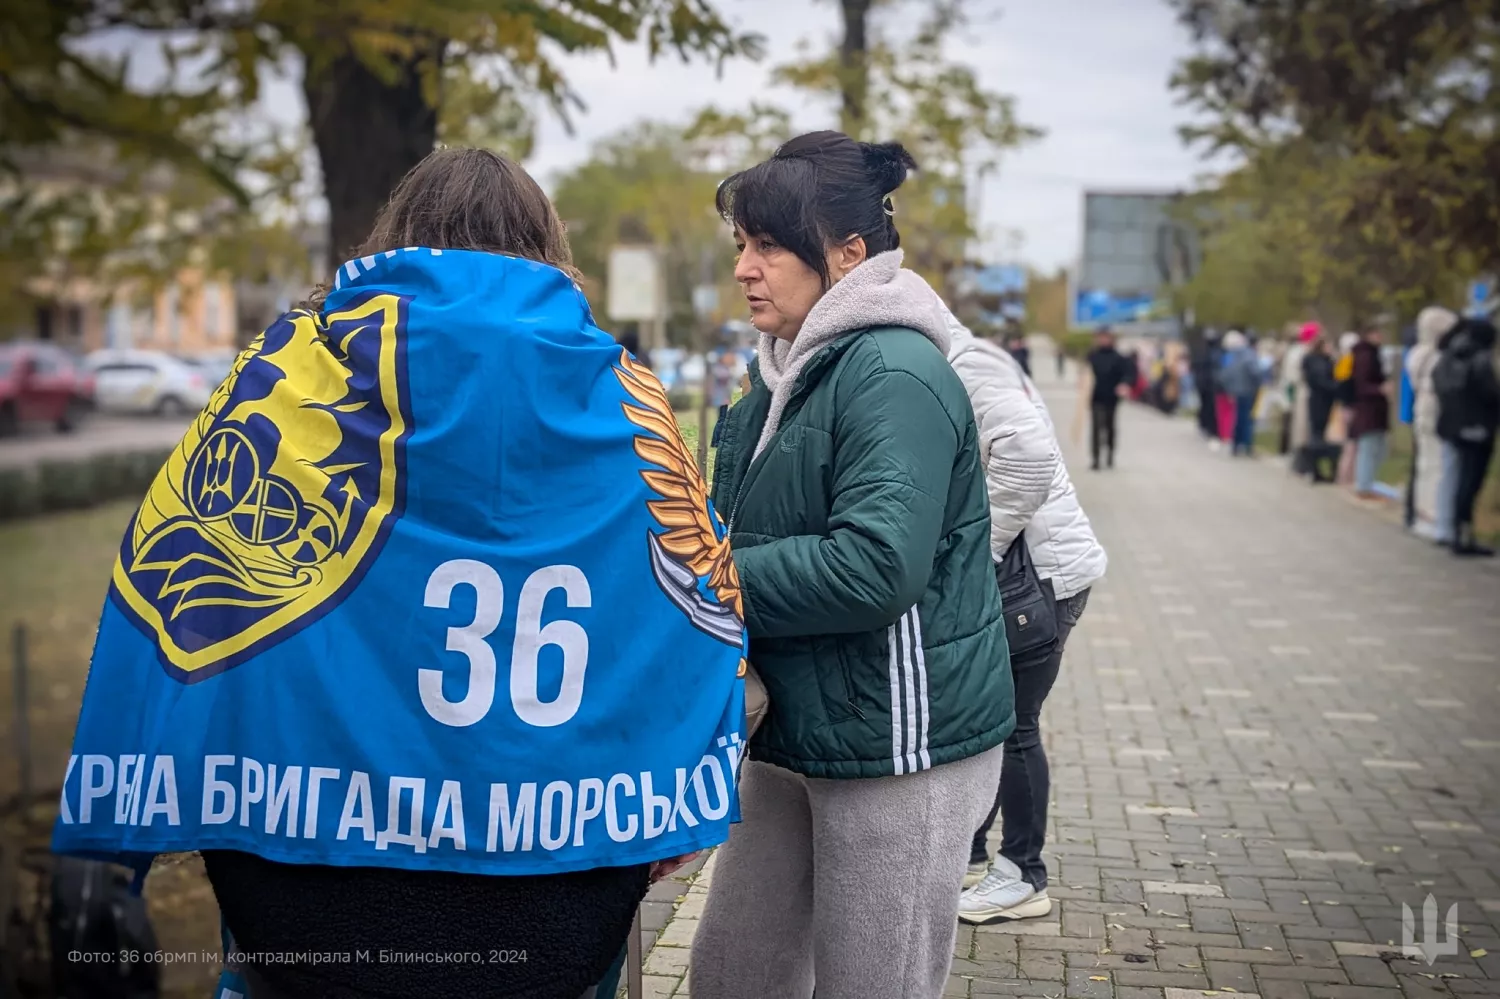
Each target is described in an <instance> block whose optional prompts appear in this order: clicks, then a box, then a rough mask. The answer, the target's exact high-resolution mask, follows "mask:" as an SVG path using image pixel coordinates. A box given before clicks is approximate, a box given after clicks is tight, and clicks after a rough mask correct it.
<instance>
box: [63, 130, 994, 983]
mask: <svg viewBox="0 0 1500 999" xmlns="http://www.w3.org/2000/svg"><path fill="white" fill-rule="evenodd" d="M335 274H336V275H337V279H336V280H335V281H334V282H333V285H332V287H331V288H330V287H323V288H320V289H318V290H317V291H316V292H315V293H314V294H313V296H312V297H311V298H310V299H309V300H308V301H307V302H305V303H303V304H302V305H300V306H298V307H297V308H295V309H293V310H291V311H289V312H288V313H286V314H284V315H282V316H281V317H279V318H278V319H277V320H276V321H275V322H273V323H272V324H271V325H270V326H269V327H268V328H267V329H266V330H265V332H264V333H263V334H262V335H261V336H260V337H258V338H257V339H256V340H255V342H254V343H253V344H252V345H251V346H250V348H248V349H247V350H246V351H245V352H244V353H243V354H241V355H240V357H239V359H238V360H237V361H236V364H235V368H234V371H233V372H232V373H231V375H230V376H229V377H228V378H227V379H226V381H225V382H224V384H223V385H222V386H221V387H220V388H219V389H218V391H217V392H216V393H215V395H214V398H213V399H212V400H211V401H210V402H209V404H208V406H207V407H206V408H205V410H204V412H203V413H201V414H200V415H199V418H198V419H197V420H196V421H195V422H194V424H193V425H192V427H191V428H190V429H189V430H188V431H187V436H185V437H184V438H183V441H182V443H181V444H180V446H179V447H178V448H177V449H176V450H174V452H173V453H172V455H171V456H169V457H168V458H167V460H166V463H165V464H164V466H163V468H162V470H161V472H160V473H159V474H158V476H157V478H156V480H155V483H154V485H153V486H152V489H151V492H150V494H149V495H148V496H147V498H146V499H145V501H144V502H143V504H142V505H141V507H140V509H139V510H138V511H137V513H136V516H135V518H134V519H133V520H132V522H131V526H130V528H129V530H128V531H127V533H126V536H125V539H124V542H123V544H122V547H121V552H120V559H119V562H118V564H117V567H116V569H115V572H114V576H113V584H112V587H111V595H110V597H111V598H110V600H109V601H107V602H106V604H105V607H104V610H103V612H102V617H101V620H100V624H99V628H98V634H97V638H96V645H95V655H94V660H93V662H92V664H91V668H90V671H89V676H88V687H87V690H86V692H85V695H84V699H83V705H82V708H81V711H80V714H79V719H78V730H77V734H76V736H75V749H74V752H75V753H76V754H79V755H78V756H77V757H75V758H81V759H82V760H84V761H85V763H84V765H83V766H81V767H78V768H76V770H75V768H72V767H70V768H69V770H68V774H67V775H66V776H65V779H64V783H63V806H62V808H61V814H60V816H59V821H58V824H57V826H56V827H55V830H54V836H53V848H54V851H55V852H57V853H62V854H73V855H82V856H86V857H93V858H101V857H107V858H109V859H110V860H113V861H114V862H116V863H121V864H125V865H128V866H133V867H136V869H137V871H138V873H139V874H140V875H142V876H144V874H145V872H146V869H147V868H149V867H150V864H151V859H152V857H153V855H155V854H159V853H176V852H188V851H194V852H198V853H200V854H201V856H202V858H203V862H204V866H205V867H206V869H207V874H208V879H209V882H210V883H211V884H212V887H213V892H214V896H215V899H216V901H217V902H218V905H219V910H220V912H221V913H222V916H223V928H224V930H225V937H226V946H225V950H226V951H228V952H231V953H245V954H265V955H282V956H283V958H284V959H275V960H270V961H255V960H253V959H251V960H248V961H245V962H239V961H236V960H231V961H230V962H229V963H228V964H227V965H226V967H225V968H224V970H223V975H222V977H221V979H220V987H219V988H216V989H215V992H214V994H215V995H231V994H232V995H244V996H248V997H250V999H285V997H299V999H303V997H314V996H316V997H339V999H373V997H389V996H500V995H504V996H551V997H558V999H573V997H592V996H595V995H596V994H600V995H604V994H607V995H613V991H612V990H607V991H606V992H605V993H599V992H598V989H599V986H600V983H601V982H604V981H606V980H607V978H608V977H609V975H610V974H611V967H612V966H615V965H618V963H619V961H620V960H621V957H622V955H623V953H624V951H625V948H626V944H627V939H628V937H629V933H630V928H631V924H632V920H633V918H634V915H635V913H636V911H637V907H638V906H639V903H640V902H641V900H642V898H643V897H644V896H645V894H646V892H647V890H648V887H649V885H650V883H651V881H652V880H653V879H655V878H658V877H661V876H663V875H664V874H665V873H668V872H670V871H671V870H673V869H675V868H676V867H677V866H679V865H680V864H681V863H683V862H684V861H686V860H687V859H689V858H690V857H691V856H692V855H694V854H695V853H697V852H699V851H701V850H703V849H706V848H708V847H712V846H715V845H717V844H719V843H721V842H723V841H724V840H725V839H726V838H727V837H728V834H729V827H730V824H731V820H732V818H733V816H734V815H735V811H736V802H735V800H734V780H733V777H734V769H735V766H736V765H737V763H738V754H737V753H736V752H734V751H732V750H729V749H727V748H726V747H729V746H732V745H733V744H734V743H735V741H736V740H738V739H739V738H740V736H741V733H742V732H743V726H744V691H743V687H744V684H743V681H742V680H741V679H740V668H741V665H742V661H743V650H744V645H745V633H744V626H743V624H742V618H741V613H740V609H739V591H738V585H737V582H736V579H735V576H734V566H733V563H732V562H731V561H730V555H729V549H728V546H727V544H725V543H724V542H723V541H722V540H721V538H720V536H719V534H720V532H719V530H718V529H717V526H716V518H715V515H714V511H713V510H712V508H711V507H710V505H709V503H708V501H707V497H706V486H705V484H704V483H703V482H702V480H701V479H699V478H698V473H697V469H696V466H695V464H694V462H693V460H692V458H691V456H690V454H689V452H688V449H687V446H686V444H685V443H683V441H682V438H681V435H680V434H679V433H677V430H676V424H675V422H674V421H673V419H672V412H671V407H670V406H669V405H668V402H667V398H666V393H665V391H664V390H663V388H662V386H661V383H660V382H659V381H657V379H656V378H655V376H653V375H652V374H651V373H650V372H649V371H648V370H647V369H646V368H645V367H644V366H642V365H641V364H640V363H639V362H638V361H636V360H635V359H634V358H632V357H631V356H630V355H629V354H628V353H627V352H626V351H625V350H623V349H622V348H621V346H620V345H619V344H618V343H617V342H616V340H615V338H614V337H612V336H610V335H609V334H608V333H606V332H604V331H603V330H601V329H599V328H598V327H597V326H596V325H595V324H594V322H593V319H592V316H591V315H590V312H589V307H588V303H587V301H586V300H585V298H584V296H583V293H582V291H581V290H580V289H579V287H578V284H577V281H578V280H579V275H578V272H577V271H576V270H575V269H574V268H573V265H572V258H571V252H570V250H569V247H568V243H567V237H566V235H565V232H564V229H563V225H562V222H561V221H560V220H559V219H558V217H557V214H556V212H555V211H554V210H553V208H552V205H551V204H550V203H549V202H548V200H547V197H546V195H545V194H544V193H543V192H542V189H541V188H540V187H539V186H538V185H537V184H536V182H535V181H534V180H533V179H532V178H531V177H530V176H528V175H527V174H526V173H525V171H523V170H522V169H521V168H520V167H518V166H516V165H515V164H514V163H512V162H510V161H509V160H506V159H505V158H503V157H501V156H499V155H497V154H495V153H492V152H490V151H488V150H479V149H444V150H439V151H436V152H433V153H431V154H430V155H428V156H427V157H426V158H425V159H423V160H422V161H421V162H420V163H419V164H417V166H415V167H414V168H413V169H412V171H411V172H410V173H409V174H407V176H406V177H405V178H404V179H403V180H402V181H401V183H400V184H399V185H398V186H397V188H396V190H395V192H394V193H393V194H392V196H391V198H390V201H389V202H388V203H387V205H386V206H385V207H384V208H383V209H382V210H381V212H380V214H379V216H378V217H377V219H376V221H375V225H374V229H373V231H372V232H371V234H370V236H369V237H368V239H367V241H366V243H365V244H364V246H363V247H362V248H360V249H359V250H356V251H355V254H354V256H353V257H352V258H350V259H349V260H347V261H346V262H345V263H344V264H343V265H342V266H341V267H339V268H338V270H337V271H335ZM667 508H670V512H669V511H668V509H667ZM246 510H248V511H250V513H249V514H248V515H244V511H246ZM664 538H665V539H669V541H670V543H668V542H666V541H663V540H662V539H664ZM195 565H196V566H199V568H198V569H197V570H194V569H193V568H192V567H193V566H195ZM247 566H248V569H247V568H246V567H247ZM205 567H206V568H205ZM168 582H170V584H171V585H170V586H169V585H167V583H168ZM559 590H561V591H563V592H561V593H559V592H556V591H559ZM517 600H519V604H518V603H517ZM544 603H545V604H546V605H547V606H548V608H549V610H548V611H547V613H546V614H545V617H546V619H547V622H548V623H546V624H545V626H543V624H542V619H543V616H544V615H543V604H544ZM517 608H519V610H517ZM569 608H573V609H571V610H570V609H569ZM502 617H503V618H504V619H505V621H506V622H507V623H506V624H505V625H504V629H505V630H499V629H501V627H502V626H501V620H502ZM513 620H514V623H511V622H512V621H513ZM704 620H708V621H711V622H712V624H713V627H712V628H705V627H704V626H703V623H702V622H703V621H704ZM512 645H513V646H514V656H513V657H512ZM547 646H552V647H553V648H552V649H550V650H547V651H546V652H544V653H542V654H543V655H546V656H547V665H546V666H545V667H543V676H544V677H545V676H547V675H551V676H553V677H556V676H557V675H558V672H559V670H560V673H561V676H562V680H561V686H560V688H559V686H558V685H557V681H556V680H555V679H554V680H553V681H552V686H551V690H550V692H549V691H548V690H547V687H546V686H545V685H546V682H547V681H546V680H543V681H542V683H543V687H542V689H541V691H540V692H539V690H538V686H537V684H538V679H537V675H538V674H537V669H538V654H539V653H538V649H539V648H541V649H546V647H547ZM502 652H503V655H504V657H505V662H506V663H507V664H508V665H507V667H505V668H502V669H501V670H500V671H499V672H500V676H501V678H502V679H501V683H500V690H499V692H497V691H496V684H495V677H496V673H497V670H496V658H497V656H498V655H501V654H502ZM585 671H586V672H587V685H586V686H585V683H584V675H585ZM507 675H508V677H509V680H508V683H507V681H506V680H505V679H504V678H505V677H506V676H507ZM528 676H529V679H528ZM445 678H446V680H447V681H448V682H445ZM507 687H508V691H507ZM496 697H498V701H495V698H496ZM492 701H495V703H493V704H492ZM115 758H118V760H119V761H120V762H119V769H118V774H119V782H118V787H120V788H121V789H122V797H120V799H119V800H120V801H122V802H123V801H125V798H124V797H123V789H125V788H127V787H129V786H130V783H129V782H130V781H131V779H132V778H131V777H130V776H128V772H129V771H133V772H134V778H133V779H134V781H135V784H134V788H135V792H138V796H137V797H136V798H135V802H136V808H137V812H135V813H132V814H131V816H130V821H128V822H127V821H126V813H125V812H123V811H121V810H118V809H115V808H108V809H106V808H91V802H92V800H93V799H97V797H98V795H97V793H95V792H97V790H98V787H99V781H100V780H101V779H106V778H107V777H113V776H114V775H115V773H116V770H115V767H114V765H113V762H112V760H113V759H115ZM174 759H175V760H176V761H177V762H176V764H175V765H174V763H173V761H174ZM194 760H196V761H199V762H198V763H197V764H196V772H194V769H193V766H194V764H193V763H192V761H194ZM127 761H128V764H129V765H127ZM147 761H152V762H151V763H150V776H149V778H147V777H146V770H147ZM260 761H264V762H260ZM137 764H138V765H137ZM684 772H686V773H693V774H696V775H703V776H702V777H700V779H703V778H704V777H706V776H707V775H708V774H710V773H712V774H715V775H717V776H716V777H714V779H712V780H709V781H708V783H709V784H711V785H712V786H713V787H714V788H715V789H716V790H717V795H709V796H708V797H706V798H705V797H704V796H701V795H700V796H697V797H696V798H694V797H693V796H690V798H692V801H691V803H690V804H689V805H688V806H686V807H687V808H688V809H689V811H690V812H691V813H692V814H691V815H690V814H689V812H682V813H681V814H678V813H676V812H674V813H673V820H674V821H673V824H672V826H671V828H666V823H665V822H663V824H662V826H661V827H660V828H657V829H655V831H654V832H653V831H649V830H650V829H651V827H652V826H653V825H654V824H655V823H654V816H653V811H652V805H651V802H650V800H649V799H650V797H651V794H650V791H649V789H650V788H652V787H653V786H654V787H656V788H658V789H661V791H660V793H665V794H666V795H668V796H670V795H671V791H670V788H671V787H672V786H673V781H674V779H675V781H676V782H677V787H678V795H677V803H678V804H679V805H682V804H683V800H684V799H683V798H682V793H681V787H682V784H681V781H682V775H683V773H684ZM611 773H613V774H614V776H613V777H611V776H610V774H611ZM304 774H305V775H306V778H307V779H306V783H305V785H304V783H303V777H304ZM143 778H145V779H143ZM606 781H607V783H608V788H609V789H613V790H609V791H608V792H607V790H606V783H605V782H606ZM637 781H639V782H640V788H641V797H640V798H636V803H631V801H632V799H633V798H635V792H634V791H631V792H629V795H628V796H626V795H616V794H615V793H614V791H615V790H618V788H617V783H619V784H621V785H622V786H624V787H630V788H634V787H635V786H636V782H637ZM492 782H494V783H492ZM304 787H305V789H306V791H305V794H304V793H303V788H304ZM507 787H509V788H510V789H511V791H510V792H509V795H507V792H506V790H505V789H506V788H507ZM539 788H541V789H543V790H541V793H540V795H538V794H537V791H538V789H539ZM699 788H700V789H701V788H702V784H701V783H700V784H699ZM179 789H180V790H181V794H182V797H181V801H180V805H179V798H178V793H179ZM575 789H576V790H575ZM237 790H238V791H239V794H238V795H236V791H237ZM497 790H498V794H499V797H497V796H496V794H497ZM200 791H201V792H202V801H203V807H202V808H201V809H200V808H199V805H198V795H199V792H200ZM91 793H93V797H92V798H91V797H90V795H91ZM80 795H81V799H80ZM237 797H238V807H236V798H237ZM606 797H608V798H609V801H610V805H609V811H610V815H611V817H610V819H609V822H607V823H606V822H605V821H604V819H603V818H602V817H600V818H598V819H596V820H594V821H593V822H589V821H588V819H587V816H588V815H591V814H592V815H594V816H600V813H601V804H602V803H603V802H604V800H605V798H606ZM465 798H467V799H468V806H469V807H468V810H467V812H466V811H465V809H464V803H465V801H464V799H465ZM538 798H539V801H538ZM69 799H71V800H72V801H73V802H75V804H74V806H73V807H72V808H71V809H70V808H69V806H68V804H67V802H68V800H69ZM575 799H576V801H577V802H578V808H577V812H576V818H575V817H574V814H573V809H572V802H573V801H574V800H575ZM663 800H666V799H663ZM424 801H425V802H426V805H425V808H426V810H425V811H424V804H423V803H424ZM320 802H321V806H320ZM486 802H488V803H489V815H490V816H491V820H490V823H489V833H488V848H486V846H485V839H484V838H483V837H482V834H483V830H484V829H485V821H484V816H485V814H486V812H485V809H486ZM642 802H643V803H644V807H643V804H642ZM221 803H222V807H221ZM617 803H618V805H619V806H621V807H619V808H618V809H617ZM143 804H144V808H142V807H141V806H142V805H143ZM299 804H300V805H301V809H300V813H299ZM341 806H342V807H341ZM497 809H498V810H499V811H498V814H499V815H501V816H505V818H504V819H502V820H501V822H500V823H499V825H497V823H496V822H495V820H494V818H493V817H494V816H495V815H496V814H497V811H496V810H497ZM236 813H237V817H238V821H235V817H236ZM75 815H76V819H75V818H74V816H75ZM466 815H467V821H468V824H467V826H466V825H465V816H466ZM512 817H514V822H512ZM137 819H139V820H140V821H139V822H138V821H137ZM501 825H503V826H504V830H503V832H502V830H501V829H500V826H501ZM965 828H967V827H965ZM559 829H560V832H557V831H555V830H559ZM518 846H519V849H518V848H517V847H518ZM502 847H503V848H502ZM955 895H956V892H955ZM493 948H502V949H503V950H502V951H501V952H502V953H504V954H508V955H514V959H513V960H504V959H502V960H500V961H496V960H495V959H494V958H493V957H491V959H490V960H489V961H487V962H479V961H477V960H476V961H446V960H438V961H436V962H434V963H428V962H423V961H417V962H401V961H394V962H387V961H384V960H382V961H371V960H355V961H347V960H346V961H342V962H340V961H333V962H328V961H319V960H317V958H319V957H320V956H321V955H323V954H327V953H339V952H343V953H345V954H347V953H349V952H351V951H366V952H368V953H374V952H377V951H378V952H382V953H384V952H396V953H408V954H428V955H431V954H439V955H441V954H455V953H463V954H491V955H493V954H495V953H496V951H495V950H493ZM309 955H310V956H309ZM606 988H607V986H606Z"/></svg>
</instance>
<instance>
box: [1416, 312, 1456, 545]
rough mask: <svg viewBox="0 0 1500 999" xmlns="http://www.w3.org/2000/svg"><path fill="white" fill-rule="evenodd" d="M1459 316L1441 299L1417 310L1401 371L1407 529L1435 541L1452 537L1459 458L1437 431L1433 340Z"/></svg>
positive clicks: (1447, 541)
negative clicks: (1408, 469)
mask: <svg viewBox="0 0 1500 999" xmlns="http://www.w3.org/2000/svg"><path fill="white" fill-rule="evenodd" d="M1457 322H1458V314H1457V313H1455V312H1452V311H1450V310H1448V309H1445V308H1443V307H1442V306H1441V305H1429V306H1428V307H1427V308H1425V309H1423V310H1422V311H1421V312H1419V313H1417V343H1416V346H1414V347H1412V349H1411V350H1410V351H1408V352H1407V355H1406V375H1407V377H1408V378H1409V379H1410V380H1411V385H1412V392H1413V400H1412V448H1413V450H1414V452H1415V454H1414V456H1413V461H1414V462H1415V468H1414V469H1413V473H1414V474H1413V481H1412V485H1411V490H1412V514H1413V519H1412V532H1413V533H1414V534H1416V535H1417V536H1418V537H1421V538H1427V539H1428V540H1429V541H1436V542H1437V543H1438V544H1440V545H1448V544H1452V543H1453V494H1454V493H1455V492H1456V490H1457V482H1458V475H1457V474H1456V470H1457V467H1458V463H1457V462H1456V461H1453V460H1451V459H1449V458H1447V457H1446V456H1445V455H1444V451H1445V450H1446V449H1447V448H1451V447H1452V445H1447V446H1446V447H1445V445H1444V443H1443V439H1442V438H1441V437H1439V436H1438V432H1437V424H1438V411H1439V407H1438V397H1437V389H1436V388H1434V387H1433V384H1432V372H1433V369H1434V368H1436V367H1437V362H1438V358H1439V357H1440V356H1441V354H1442V352H1441V351H1440V350H1438V346H1437V345H1438V341H1439V340H1441V339H1442V338H1443V334H1445V333H1447V332H1448V331H1449V330H1451V329H1452V328H1453V327H1454V325H1455V324H1456V323H1457Z"/></svg>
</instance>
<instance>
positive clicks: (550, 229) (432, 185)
mask: <svg viewBox="0 0 1500 999" xmlns="http://www.w3.org/2000/svg"><path fill="white" fill-rule="evenodd" d="M405 246H421V247H427V248H431V249H436V250H479V251H482V252H485V253H501V254H504V255H506V256H509V257H522V258H524V259H526V260H535V261H537V262H539V263H543V264H551V265H552V266H553V267H556V268H557V269H558V270H560V271H562V272H563V273H565V274H567V275H568V276H569V277H570V278H572V279H573V280H574V281H578V280H580V275H579V273H578V270H577V268H575V267H574V266H573V251H572V249H571V248H570V247H569V245H568V234H567V230H566V229H565V228H564V227H563V224H562V220H561V219H559V218H558V216H557V210H556V209H554V208H553V207H552V202H551V201H549V200H547V195H546V193H545V192H543V191H542V189H541V187H540V186H539V185H538V184H537V182H536V181H535V180H533V179H532V177H531V175H530V174H529V173H527V172H526V171H525V170H523V169H521V168H520V167H519V166H517V165H516V164H515V163H512V162H511V161H510V160H508V159H506V158H505V157H504V156H501V155H500V154H499V153H494V152H491V151H490V150H488V149H438V150H435V151H434V152H431V153H428V154H427V156H426V157H425V158H424V159H423V160H422V161H421V162H420V163H418V164H417V165H416V166H414V167H412V168H411V170H410V172H408V173H407V175H406V176H405V177H403V178H401V183H399V184H397V185H396V190H395V191H393V192H391V198H390V201H388V202H386V205H385V207H384V208H382V209H381V210H380V214H379V215H377V216H376V217H375V226H374V228H373V229H372V230H371V231H370V235H369V236H368V237H367V238H366V239H365V241H364V243H363V244H362V245H361V246H360V247H359V248H358V249H357V250H355V251H354V252H353V254H351V259H352V258H354V257H368V256H374V255H376V254H381V253H385V252H386V251H387V250H399V249H401V248H402V247H405ZM327 294H328V287H327V286H326V285H323V286H320V287H318V288H317V289H316V290H315V291H314V292H313V293H312V295H311V296H310V297H309V299H308V300H307V302H305V303H303V306H304V307H306V308H311V309H312V310H314V311H317V310H319V309H321V308H322V307H323V299H324V298H325V297H326V296H327Z"/></svg>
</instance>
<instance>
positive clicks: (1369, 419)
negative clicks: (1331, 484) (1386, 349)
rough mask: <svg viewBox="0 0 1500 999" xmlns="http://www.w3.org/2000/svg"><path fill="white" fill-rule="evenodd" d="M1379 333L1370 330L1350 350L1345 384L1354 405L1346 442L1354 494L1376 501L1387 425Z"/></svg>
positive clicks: (1388, 405) (1387, 405)
mask: <svg viewBox="0 0 1500 999" xmlns="http://www.w3.org/2000/svg"><path fill="white" fill-rule="evenodd" d="M1380 339H1381V337H1380V330H1378V329H1376V328H1374V327H1370V328H1367V329H1366V330H1365V333H1364V335H1363V336H1361V337H1360V338H1359V342H1357V343H1356V344H1354V346H1353V347H1352V348H1351V350H1350V354H1351V355H1352V357H1353V364H1352V366H1351V370H1350V375H1349V381H1350V391H1351V395H1352V396H1353V399H1354V402H1353V404H1352V406H1351V407H1350V418H1349V439H1350V440H1352V441H1354V448H1355V456H1354V492H1355V494H1356V495H1358V496H1359V497H1361V498H1362V499H1376V498H1378V497H1379V493H1377V492H1375V473H1376V472H1377V471H1378V470H1379V468H1380V463H1381V462H1382V461H1384V460H1385V448H1386V434H1387V433H1388V432H1389V430H1390V426H1391V401H1390V397H1389V396H1388V395H1387V389H1388V386H1387V384H1386V374H1385V367H1384V365H1383V363H1382V362H1381V360H1380Z"/></svg>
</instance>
